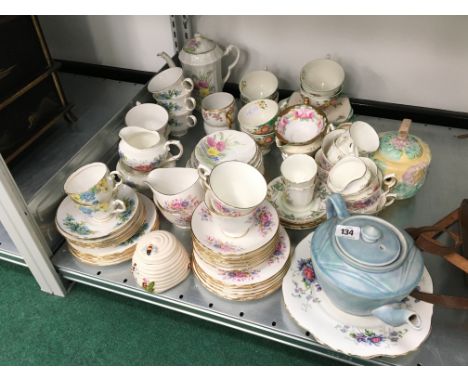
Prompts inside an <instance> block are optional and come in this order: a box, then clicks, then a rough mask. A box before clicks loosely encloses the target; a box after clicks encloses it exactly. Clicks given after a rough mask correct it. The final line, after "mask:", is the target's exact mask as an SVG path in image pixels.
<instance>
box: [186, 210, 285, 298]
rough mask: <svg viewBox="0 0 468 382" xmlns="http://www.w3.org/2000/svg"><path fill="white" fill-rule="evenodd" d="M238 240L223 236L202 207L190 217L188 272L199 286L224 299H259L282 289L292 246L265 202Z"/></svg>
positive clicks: (274, 214)
mask: <svg viewBox="0 0 468 382" xmlns="http://www.w3.org/2000/svg"><path fill="white" fill-rule="evenodd" d="M253 216H254V219H255V220H254V223H253V225H252V227H251V228H250V229H249V231H248V232H247V233H246V234H245V235H244V236H241V237H237V238H233V237H229V236H227V235H225V234H224V233H223V232H222V231H221V229H220V228H219V227H218V226H217V225H216V224H215V223H214V222H213V218H212V215H211V212H210V211H209V210H208V208H207V207H206V205H205V203H202V204H200V205H199V206H198V207H197V209H196V210H195V212H194V214H193V216H192V239H193V255H194V256H193V271H194V273H195V275H196V276H197V277H198V279H199V280H200V282H201V283H202V284H203V286H204V287H205V288H206V289H208V290H209V291H211V292H212V293H215V294H217V295H218V296H221V297H223V298H226V299H229V300H238V301H247V300H255V299H260V298H263V297H265V296H267V295H269V294H271V293H273V292H274V291H275V290H277V289H278V288H279V287H280V286H281V282H282V279H283V277H284V275H285V274H286V272H287V269H288V267H289V254H290V249H291V244H290V241H289V237H288V235H287V233H286V231H285V229H284V228H283V227H281V226H280V225H279V219H278V215H277V213H276V211H275V209H274V208H273V206H272V205H271V204H270V203H269V202H268V201H264V202H263V203H262V204H261V205H260V206H259V207H258V208H257V210H256V211H255V213H254V215H253Z"/></svg>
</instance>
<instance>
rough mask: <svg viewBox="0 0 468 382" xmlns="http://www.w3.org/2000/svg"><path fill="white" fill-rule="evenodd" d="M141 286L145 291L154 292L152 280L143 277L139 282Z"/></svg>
mask: <svg viewBox="0 0 468 382" xmlns="http://www.w3.org/2000/svg"><path fill="white" fill-rule="evenodd" d="M141 286H142V287H143V289H144V290H146V291H147V292H150V293H153V292H154V287H155V283H154V281H149V280H148V279H146V278H144V279H143V282H142V283H141Z"/></svg>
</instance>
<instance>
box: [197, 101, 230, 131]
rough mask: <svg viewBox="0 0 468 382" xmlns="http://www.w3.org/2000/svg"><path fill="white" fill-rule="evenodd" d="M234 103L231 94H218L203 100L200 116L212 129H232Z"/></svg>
mask: <svg viewBox="0 0 468 382" xmlns="http://www.w3.org/2000/svg"><path fill="white" fill-rule="evenodd" d="M235 111H236V102H235V99H234V97H233V96H232V94H229V93H225V92H220V93H213V94H210V95H209V96H206V97H205V98H203V101H202V116H203V119H204V120H205V122H206V123H207V124H209V125H210V126H214V127H223V126H227V127H228V128H231V127H233V122H234V120H235V117H234V114H235Z"/></svg>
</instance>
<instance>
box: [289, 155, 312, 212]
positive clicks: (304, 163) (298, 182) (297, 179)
mask: <svg viewBox="0 0 468 382" xmlns="http://www.w3.org/2000/svg"><path fill="white" fill-rule="evenodd" d="M280 172H281V175H282V180H283V183H284V185H285V187H286V201H287V203H288V204H289V205H290V206H292V207H293V208H303V207H306V206H308V205H309V204H310V203H311V202H312V199H313V198H314V187H315V177H316V175H317V164H316V163H315V160H314V158H312V157H311V156H309V155H305V154H295V155H290V156H288V157H287V158H286V159H285V160H284V161H283V163H281V167H280Z"/></svg>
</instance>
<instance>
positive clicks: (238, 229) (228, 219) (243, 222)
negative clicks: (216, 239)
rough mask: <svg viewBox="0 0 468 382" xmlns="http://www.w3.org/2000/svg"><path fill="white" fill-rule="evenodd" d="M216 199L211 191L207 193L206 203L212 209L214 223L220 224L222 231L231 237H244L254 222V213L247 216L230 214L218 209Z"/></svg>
mask: <svg viewBox="0 0 468 382" xmlns="http://www.w3.org/2000/svg"><path fill="white" fill-rule="evenodd" d="M213 203H214V200H213V195H212V193H211V191H209V190H208V191H207V192H206V193H205V205H206V207H207V208H208V211H210V214H211V216H212V218H213V221H214V223H215V224H216V225H217V226H219V228H220V229H221V231H223V233H224V234H225V235H227V236H230V237H242V236H244V235H245V234H246V233H247V232H248V231H249V228H250V227H251V226H252V224H253V219H252V216H253V214H248V215H245V216H230V215H229V214H223V213H221V212H219V211H217V210H216V209H215V207H214V204H213Z"/></svg>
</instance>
